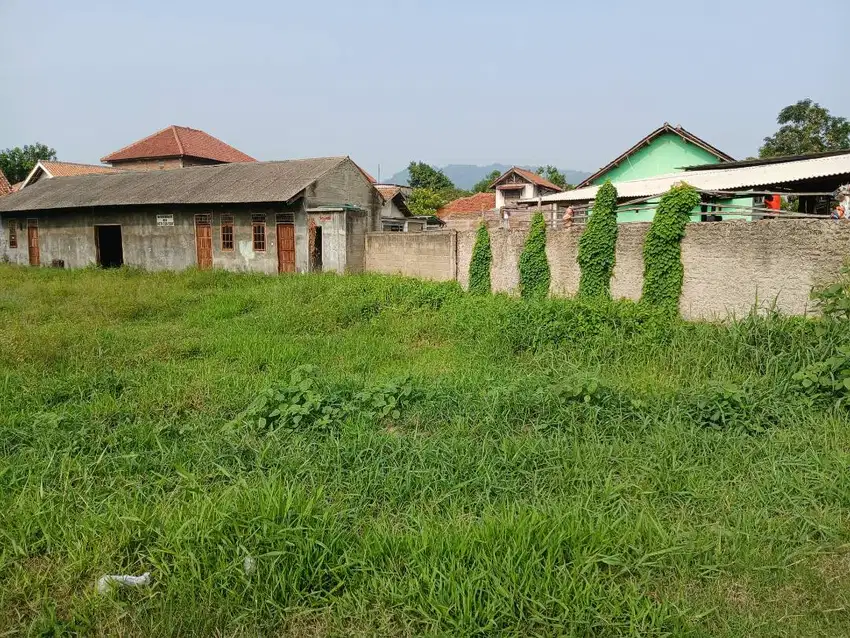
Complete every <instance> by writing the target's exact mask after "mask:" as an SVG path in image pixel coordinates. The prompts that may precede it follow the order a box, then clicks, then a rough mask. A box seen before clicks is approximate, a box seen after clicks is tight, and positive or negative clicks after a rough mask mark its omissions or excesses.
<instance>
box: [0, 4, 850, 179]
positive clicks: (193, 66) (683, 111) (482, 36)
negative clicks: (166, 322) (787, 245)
mask: <svg viewBox="0 0 850 638" xmlns="http://www.w3.org/2000/svg"><path fill="white" fill-rule="evenodd" d="M848 25H850V2H848V0H809V1H808V2H803V3H801V2H799V0H794V1H793V2H791V1H790V0H734V1H733V0H713V1H711V2H691V1H688V0H684V1H683V0H677V1H675V2H673V1H668V0H643V1H640V0H634V1H630V2H626V1H618V0H609V1H605V0H599V1H597V2H588V1H585V2H580V3H579V2H569V1H566V0H564V1H561V2H557V1H555V0H549V1H538V2H529V1H525V2H521V1H517V0H512V1H506V0H488V1H486V2H485V1H482V0H465V1H461V0H454V1H450V0H429V1H425V0H398V1H392V0H384V1H381V2H379V1H377V0H374V1H373V0H357V1H354V0H349V1H343V0H308V1H299V2H291V1H287V0H277V1H274V0H240V1H235V0H226V1H223V0H203V1H201V0H144V1H142V0H138V1H132V0H121V1H117V0H74V1H73V2H71V1H68V0H38V1H36V0H0V98H2V99H0V148H5V147H8V146H17V145H23V144H27V143H31V142H35V141H41V142H45V143H47V144H50V145H51V146H54V147H55V148H56V149H57V151H58V153H59V158H60V159H63V160H67V161H78V162H97V161H98V160H99V158H100V157H101V156H103V155H106V154H107V153H109V152H111V151H113V150H116V149H118V148H119V147H121V146H124V145H126V144H128V143H130V142H132V141H134V140H136V139H138V138H140V137H143V136H145V135H148V134H150V133H152V132H154V131H156V130H158V129H161V128H164V127H166V126H168V125H170V124H179V125H184V126H192V127H195V128H201V129H204V130H206V131H207V132H209V133H211V134H213V135H215V136H217V137H220V138H221V139H223V140H224V141H226V142H228V143H230V144H232V145H234V146H236V147H237V148H239V149H240V150H242V151H245V152H246V153H248V154H250V155H253V156H254V157H256V158H258V159H262V160H272V159H287V158H296V157H309V156H321V155H351V156H352V158H353V159H354V160H355V161H357V162H359V163H361V164H362V165H363V167H364V168H366V169H367V170H369V171H371V172H375V173H377V170H378V165H379V164H380V165H381V167H382V174H383V175H384V176H388V175H390V174H391V173H393V172H395V171H397V170H399V169H401V168H403V167H404V166H405V165H406V164H407V163H408V161H410V160H411V159H416V160H423V161H427V162H429V163H432V164H438V165H444V164H449V163H472V164H486V163H490V162H503V163H508V164H540V163H552V164H556V165H558V166H560V167H562V168H571V169H579V170H594V169H596V168H598V167H599V166H601V165H603V164H605V163H607V162H608V161H610V160H611V159H613V157H615V156H616V155H618V154H620V153H621V152H622V151H624V150H625V149H626V148H628V147H629V146H631V145H632V144H634V143H635V142H637V141H638V140H639V139H640V138H641V137H643V136H644V135H645V134H646V133H648V132H649V131H650V130H652V129H654V128H656V127H657V126H659V125H661V123H663V122H664V121H668V122H670V123H671V124H681V125H682V126H684V127H686V128H688V129H689V130H691V131H692V132H693V133H695V134H697V135H699V136H701V137H703V138H704V139H706V140H707V141H708V142H710V143H712V144H714V145H715V146H718V147H719V148H721V149H723V150H725V151H726V152H727V153H729V154H731V155H733V156H736V157H741V158H743V157H745V156H747V155H752V154H755V153H756V152H757V149H758V146H759V143H760V141H761V139H762V138H763V137H764V136H765V135H768V134H771V133H772V132H773V131H774V130H775V128H776V126H775V118H776V114H777V113H778V111H779V110H780V109H781V108H782V107H783V106H785V105H787V104H789V103H792V102H795V101H797V100H798V99H801V98H804V97H811V98H813V99H814V100H816V101H818V102H820V103H821V104H823V105H824V106H826V107H828V108H829V109H830V110H831V111H832V112H833V113H834V114H837V115H844V116H848V117H850V74H848V67H847V64H848V61H850V46H849V45H848V41H849V40H848V34H850V31H848V29H850V27H848Z"/></svg>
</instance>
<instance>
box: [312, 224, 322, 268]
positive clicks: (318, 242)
mask: <svg viewBox="0 0 850 638" xmlns="http://www.w3.org/2000/svg"><path fill="white" fill-rule="evenodd" d="M310 230H311V234H312V235H313V236H312V237H311V238H310V239H312V242H311V243H312V246H311V247H310V270H312V271H320V270H321V269H322V227H321V226H314V227H313V228H311V229H310Z"/></svg>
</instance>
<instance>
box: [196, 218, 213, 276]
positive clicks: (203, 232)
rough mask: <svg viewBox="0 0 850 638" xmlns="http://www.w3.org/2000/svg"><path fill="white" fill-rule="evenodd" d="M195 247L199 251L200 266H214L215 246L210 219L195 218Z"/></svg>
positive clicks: (207, 267)
mask: <svg viewBox="0 0 850 638" xmlns="http://www.w3.org/2000/svg"><path fill="white" fill-rule="evenodd" d="M199 217H200V216H199ZM195 249H196V250H197V253H198V268H200V269H201V270H208V269H210V268H212V265H213V247H212V223H211V221H210V220H207V219H205V218H204V219H196V220H195Z"/></svg>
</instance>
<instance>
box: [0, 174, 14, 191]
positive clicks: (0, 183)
mask: <svg viewBox="0 0 850 638" xmlns="http://www.w3.org/2000/svg"><path fill="white" fill-rule="evenodd" d="M11 192H12V185H11V184H10V183H9V180H8V179H6V174H5V173H4V172H3V170H2V169H0V197H3V195H8V194H9V193H11Z"/></svg>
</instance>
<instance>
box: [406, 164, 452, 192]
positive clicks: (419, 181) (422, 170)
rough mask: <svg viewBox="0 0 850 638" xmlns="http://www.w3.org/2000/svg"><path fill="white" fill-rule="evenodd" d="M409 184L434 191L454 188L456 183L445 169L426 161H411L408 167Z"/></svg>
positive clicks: (412, 186)
mask: <svg viewBox="0 0 850 638" xmlns="http://www.w3.org/2000/svg"><path fill="white" fill-rule="evenodd" d="M407 172H408V173H409V175H410V176H409V178H408V182H407V183H408V184H409V185H410V187H411V188H427V189H428V190H432V191H442V190H448V189H453V188H454V187H455V185H454V184H453V183H452V180H450V179H449V178H448V177H446V175H445V173H443V171H441V170H438V169H436V168H434V167H433V166H428V165H427V164H426V163H425V162H410V164H409V165H408V167H407Z"/></svg>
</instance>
